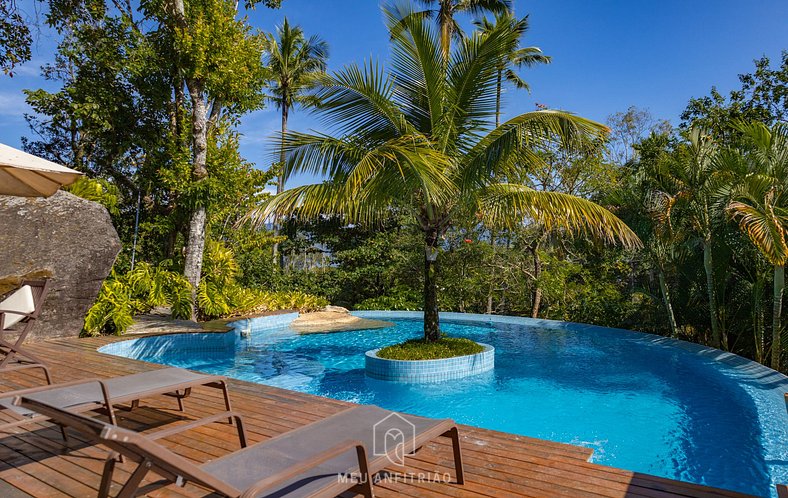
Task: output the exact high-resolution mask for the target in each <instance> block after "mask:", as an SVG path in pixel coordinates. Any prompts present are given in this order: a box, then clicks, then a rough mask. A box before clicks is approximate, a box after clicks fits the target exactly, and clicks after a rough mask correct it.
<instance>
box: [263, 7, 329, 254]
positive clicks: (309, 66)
mask: <svg viewBox="0 0 788 498" xmlns="http://www.w3.org/2000/svg"><path fill="white" fill-rule="evenodd" d="M264 49H265V58H264V61H263V63H264V65H265V66H266V67H267V68H268V71H269V74H270V80H269V86H270V92H271V95H270V96H269V100H270V101H271V102H273V103H274V105H275V106H276V107H277V109H279V110H280V112H281V115H282V128H281V133H282V137H284V136H285V134H286V133H287V120H288V118H289V116H290V111H291V110H293V109H294V108H295V107H296V106H297V105H305V104H306V105H308V104H310V103H312V100H311V99H310V95H309V93H308V92H309V90H310V89H311V88H312V87H313V86H314V82H315V78H316V76H317V75H319V74H322V73H323V72H324V71H325V70H326V60H327V59H328V44H327V43H326V42H325V41H323V40H321V39H320V38H318V37H317V36H311V37H309V38H306V37H305V36H304V32H303V30H302V29H301V28H300V27H299V26H292V25H291V24H290V22H289V21H288V20H287V18H285V20H284V22H283V23H282V25H281V26H279V27H277V29H276V36H274V35H272V34H268V35H267V36H266V38H265V44H264ZM280 145H281V147H280V155H279V164H280V168H283V167H284V163H285V147H284V143H282V144H280ZM286 177H287V175H286V173H285V172H284V171H283V170H280V172H279V175H278V178H277V182H276V192H277V193H280V192H282V191H283V190H284V188H285V180H286ZM274 224H275V225H276V223H274ZM277 252H278V244H275V245H274V259H275V260H276V257H277Z"/></svg>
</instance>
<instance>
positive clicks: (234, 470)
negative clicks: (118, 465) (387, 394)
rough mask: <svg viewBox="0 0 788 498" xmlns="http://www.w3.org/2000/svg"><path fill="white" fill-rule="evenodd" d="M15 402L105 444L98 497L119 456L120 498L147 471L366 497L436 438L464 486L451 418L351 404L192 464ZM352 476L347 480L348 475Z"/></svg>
mask: <svg viewBox="0 0 788 498" xmlns="http://www.w3.org/2000/svg"><path fill="white" fill-rule="evenodd" d="M14 402H15V403H16V404H19V405H21V406H22V407H23V408H26V409H29V410H33V411H36V412H39V413H41V414H43V415H45V416H47V417H49V418H51V419H52V420H54V421H55V422H57V423H59V424H62V425H64V426H67V427H71V428H73V429H76V430H78V431H80V432H81V433H82V434H83V435H84V436H87V437H89V438H91V439H92V440H94V441H96V442H99V443H101V444H104V445H105V446H107V447H109V449H110V450H111V453H110V455H109V457H108V458H107V462H106V464H105V466H104V473H103V476H102V480H101V484H100V486H99V497H101V498H104V497H106V496H108V493H109V488H110V485H111V483H112V473H113V470H114V467H115V460H116V457H117V456H118V455H122V456H125V457H127V458H128V459H129V460H130V461H131V462H134V463H136V464H137V467H136V469H135V470H134V471H133V472H132V473H131V476H130V477H129V478H128V480H127V481H126V483H125V484H124V485H123V487H122V489H121V491H120V493H119V494H118V495H117V496H118V497H129V496H135V495H137V494H139V493H140V492H144V491H148V490H149V489H148V487H145V486H142V485H141V484H142V481H143V479H144V478H145V476H146V474H148V472H153V473H155V474H157V475H159V476H161V477H163V478H164V479H165V480H166V481H169V482H174V483H178V484H179V485H182V484H184V483H185V482H186V481H191V482H193V483H195V484H198V485H200V486H203V487H205V488H207V489H209V490H211V491H214V492H216V493H219V494H220V495H224V496H229V497H261V496H266V497H278V498H285V497H303V496H310V497H328V496H336V495H337V494H340V493H343V492H345V491H347V490H353V491H355V492H360V493H363V494H364V495H365V496H367V497H371V496H372V479H371V476H373V475H374V474H375V473H377V472H379V471H380V470H383V468H385V467H389V466H391V465H392V462H393V461H394V460H396V459H397V458H398V457H399V456H401V455H400V452H403V451H404V454H410V453H412V452H414V451H416V450H417V449H418V448H419V447H421V446H422V445H423V444H425V443H426V442H428V441H430V440H432V439H435V438H436V437H439V436H446V437H449V438H451V441H452V443H453V450H454V465H455V473H456V479H457V482H458V483H460V484H462V483H463V471H462V457H461V454H460V446H459V432H458V430H457V426H456V425H455V424H454V422H453V421H451V420H437V419H429V418H424V417H416V416H412V415H403V414H399V413H395V412H390V411H388V410H383V409H381V408H378V407H375V406H357V407H353V408H349V409H347V410H345V411H342V412H340V413H337V414H336V415H332V416H330V417H327V418H325V419H322V420H319V421H317V422H314V423H312V424H309V425H307V426H304V427H301V428H299V429H295V430H293V431H290V432H287V433H284V434H282V435H280V436H277V437H274V438H272V439H269V440H267V441H264V442H261V443H258V444H255V445H252V446H249V447H246V448H243V449H241V450H239V451H236V452H233V453H230V454H228V455H225V456H223V457H220V458H217V459H215V460H212V461H210V462H207V463H204V464H202V465H197V464H195V463H192V462H191V461H189V460H186V459H185V458H183V457H181V456H179V455H177V454H176V453H173V452H172V451H170V450H169V449H167V448H165V447H164V446H162V445H160V444H158V443H157V442H155V441H154V440H153V439H151V438H150V437H149V436H145V435H143V434H139V433H136V432H133V431H129V430H125V429H121V428H118V427H115V426H112V425H109V424H105V423H102V422H100V421H98V420H95V419H90V418H87V417H84V416H81V415H79V414H75V413H71V412H66V411H64V410H62V409H60V408H57V407H53V406H51V405H47V404H46V403H42V402H41V401H37V400H34V399H30V398H26V397H22V398H16V400H15V401H14ZM402 431H405V434H407V433H408V432H411V434H410V435H411V436H412V437H405V438H404V439H402V442H403V445H402V446H391V447H388V448H386V451H374V450H373V451H374V453H373V454H372V455H369V456H370V457H371V458H368V457H367V456H368V454H367V450H368V449H369V448H372V447H374V446H375V444H376V441H375V438H376V437H377V436H385V435H387V434H389V435H390V434H397V433H401V432H402ZM350 476H353V477H350Z"/></svg>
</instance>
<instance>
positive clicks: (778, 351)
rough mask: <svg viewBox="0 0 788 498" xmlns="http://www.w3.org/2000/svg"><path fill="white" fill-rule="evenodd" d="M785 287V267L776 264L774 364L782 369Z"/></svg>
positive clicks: (773, 332)
mask: <svg viewBox="0 0 788 498" xmlns="http://www.w3.org/2000/svg"><path fill="white" fill-rule="evenodd" d="M784 289H785V267H784V266H782V265H775V267H774V305H773V307H772V365H771V367H772V368H773V369H775V370H779V369H780V359H781V356H782V344H781V342H782V341H781V340H780V339H781V337H780V334H781V332H782V327H781V326H780V322H781V315H782V310H783V290H784Z"/></svg>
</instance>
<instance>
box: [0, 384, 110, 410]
mask: <svg viewBox="0 0 788 498" xmlns="http://www.w3.org/2000/svg"><path fill="white" fill-rule="evenodd" d="M91 382H96V383H98V385H99V387H101V397H102V398H103V404H104V407H105V408H106V409H107V410H110V412H111V411H112V402H111V401H110V397H109V389H108V388H107V384H106V383H104V381H103V380H101V379H81V380H74V381H71V382H64V383H62V384H49V385H47V386H39V387H31V388H30V389H22V390H21V391H11V392H9V393H8V394H9V396H14V401H13V404H14V406H21V405H22V396H25V395H28V394H32V393H37V392H41V391H48V390H51V389H60V388H63V387H73V386H78V385H82V384H89V383H91ZM0 396H2V395H1V394H0Z"/></svg>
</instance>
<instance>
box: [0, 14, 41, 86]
mask: <svg viewBox="0 0 788 498" xmlns="http://www.w3.org/2000/svg"><path fill="white" fill-rule="evenodd" d="M32 42H33V39H32V37H31V36H30V28H29V26H28V23H26V22H25V20H24V19H23V18H22V15H21V14H20V13H19V12H18V10H17V9H16V3H15V2H14V1H8V2H2V3H0V69H2V70H3V73H5V74H7V75H9V76H13V74H14V73H13V70H14V67H15V66H17V65H19V64H22V63H24V62H27V61H29V60H30V44H31V43H32Z"/></svg>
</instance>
